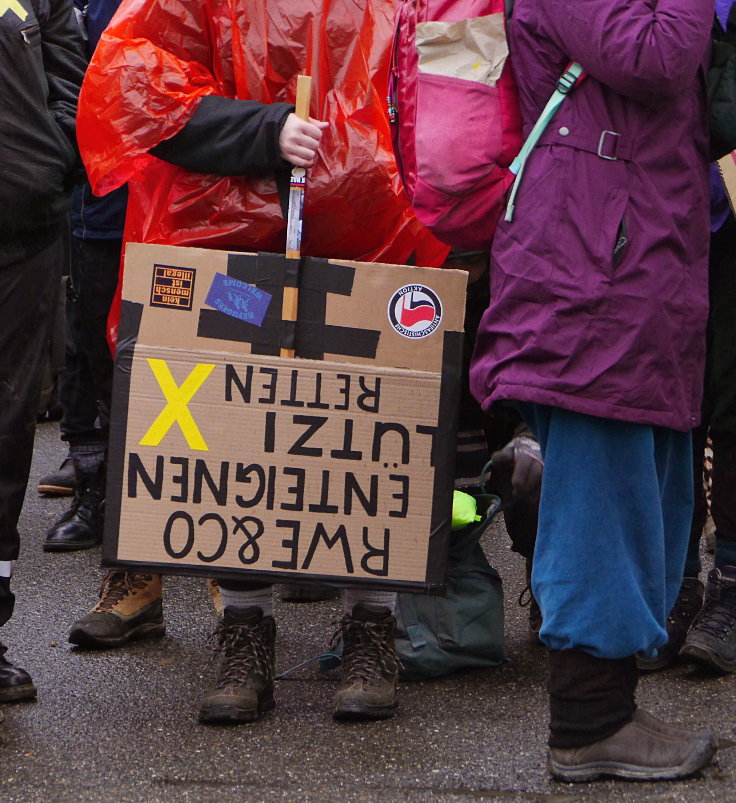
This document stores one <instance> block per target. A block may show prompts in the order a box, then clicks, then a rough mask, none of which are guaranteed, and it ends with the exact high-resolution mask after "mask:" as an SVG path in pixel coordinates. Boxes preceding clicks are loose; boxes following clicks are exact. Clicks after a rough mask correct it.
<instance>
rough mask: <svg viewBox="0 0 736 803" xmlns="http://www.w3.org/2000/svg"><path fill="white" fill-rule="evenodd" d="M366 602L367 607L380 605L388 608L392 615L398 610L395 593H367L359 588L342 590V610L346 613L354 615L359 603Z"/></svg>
mask: <svg viewBox="0 0 736 803" xmlns="http://www.w3.org/2000/svg"><path fill="white" fill-rule="evenodd" d="M359 602H364V603H365V604H366V605H380V606H381V607H382V608H388V609H389V610H390V611H391V613H393V612H394V611H395V610H396V592H395V591H367V590H365V589H359V588H343V589H342V609H343V612H344V613H352V612H353V608H354V607H355V605H357V603H359Z"/></svg>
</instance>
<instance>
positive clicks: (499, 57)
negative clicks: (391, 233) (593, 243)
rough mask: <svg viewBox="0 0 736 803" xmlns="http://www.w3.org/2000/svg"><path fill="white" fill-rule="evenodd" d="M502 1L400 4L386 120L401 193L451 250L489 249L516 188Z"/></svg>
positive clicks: (516, 135)
mask: <svg viewBox="0 0 736 803" xmlns="http://www.w3.org/2000/svg"><path fill="white" fill-rule="evenodd" d="M504 6H505V0H403V2H402V4H401V6H400V7H399V9H398V11H397V14H396V28H395V33H394V42H393V51H392V61H391V72H390V79H389V81H390V85H389V97H388V104H389V120H390V122H391V132H392V143H393V147H394V154H395V156H396V162H397V165H398V168H399V174H400V175H401V178H402V181H403V183H404V187H405V189H406V192H407V194H408V196H409V200H410V201H411V204H412V206H413V207H414V212H415V214H416V216H417V218H418V219H419V221H420V222H421V223H423V224H424V225H425V226H426V227H427V228H428V229H430V231H432V233H433V234H434V235H435V236H436V237H438V238H439V239H440V240H442V241H443V242H446V243H447V244H448V245H452V246H456V247H459V248H464V249H473V250H480V249H484V250H485V249H488V248H489V247H490V244H491V239H492V237H493V233H494V231H495V229H496V224H497V223H498V220H499V218H500V216H501V213H502V211H503V209H504V205H505V201H506V195H507V191H508V189H509V187H510V186H511V184H512V183H513V181H514V175H513V174H512V173H511V172H510V171H509V169H508V168H509V166H510V165H511V163H512V161H513V159H514V157H515V156H516V155H517V153H518V152H519V149H520V148H521V144H522V136H521V114H520V112H519V104H518V99H517V92H516V84H515V81H514V76H513V73H512V71H511V64H510V61H509V57H508V45H507V41H506V9H505V7H504Z"/></svg>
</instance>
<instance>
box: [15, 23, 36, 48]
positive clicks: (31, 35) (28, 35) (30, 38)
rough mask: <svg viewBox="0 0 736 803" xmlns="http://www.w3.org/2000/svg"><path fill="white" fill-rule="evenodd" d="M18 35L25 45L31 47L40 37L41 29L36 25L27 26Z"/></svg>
mask: <svg viewBox="0 0 736 803" xmlns="http://www.w3.org/2000/svg"><path fill="white" fill-rule="evenodd" d="M20 35H21V36H22V37H23V40H24V41H25V43H26V44H27V45H33V44H35V43H36V42H37V41H38V40H39V38H40V36H41V28H40V26H38V25H29V26H28V27H27V28H21V31H20Z"/></svg>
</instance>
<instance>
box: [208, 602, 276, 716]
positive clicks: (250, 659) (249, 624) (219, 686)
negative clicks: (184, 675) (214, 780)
mask: <svg viewBox="0 0 736 803" xmlns="http://www.w3.org/2000/svg"><path fill="white" fill-rule="evenodd" d="M207 646H208V647H209V648H210V649H211V650H213V651H214V652H220V653H222V665H221V667H220V673H219V675H218V678H217V682H216V684H215V687H214V688H213V689H211V690H210V691H209V692H207V694H206V695H205V696H204V697H203V698H202V702H201V704H200V708H199V721H200V722H208V723H221V724H228V723H237V722H255V721H256V720H257V719H258V717H259V716H260V714H261V713H262V712H264V711H268V710H269V709H271V708H273V707H274V699H273V676H274V666H275V663H276V657H275V649H276V623H275V622H274V620H273V616H264V615H263V611H262V610H261V609H260V608H256V607H251V608H236V607H233V606H228V607H226V608H225V610H224V611H223V618H222V620H221V621H220V623H219V624H218V626H217V630H216V631H215V633H214V634H213V636H212V639H211V641H210V643H209V644H208V645H207Z"/></svg>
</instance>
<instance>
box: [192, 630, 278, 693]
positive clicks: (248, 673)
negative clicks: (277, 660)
mask: <svg viewBox="0 0 736 803" xmlns="http://www.w3.org/2000/svg"><path fill="white" fill-rule="evenodd" d="M206 646H207V649H208V650H210V651H211V652H212V653H213V656H212V657H213V659H214V657H215V656H216V655H218V654H222V655H223V658H224V660H223V662H222V667H221V669H220V675H219V677H218V679H217V684H216V688H218V689H222V688H224V687H225V686H248V685H250V684H251V683H252V680H253V676H254V675H260V676H262V677H263V678H264V679H265V681H266V683H270V682H271V681H272V680H273V662H272V660H271V656H270V650H269V648H268V646H267V644H266V639H265V638H264V633H263V629H262V628H261V627H259V626H258V625H244V624H229V625H226V624H220V625H219V626H218V628H217V630H215V632H214V633H213V634H212V635H211V636H210V637H209V639H208V640H207V644H206Z"/></svg>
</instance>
